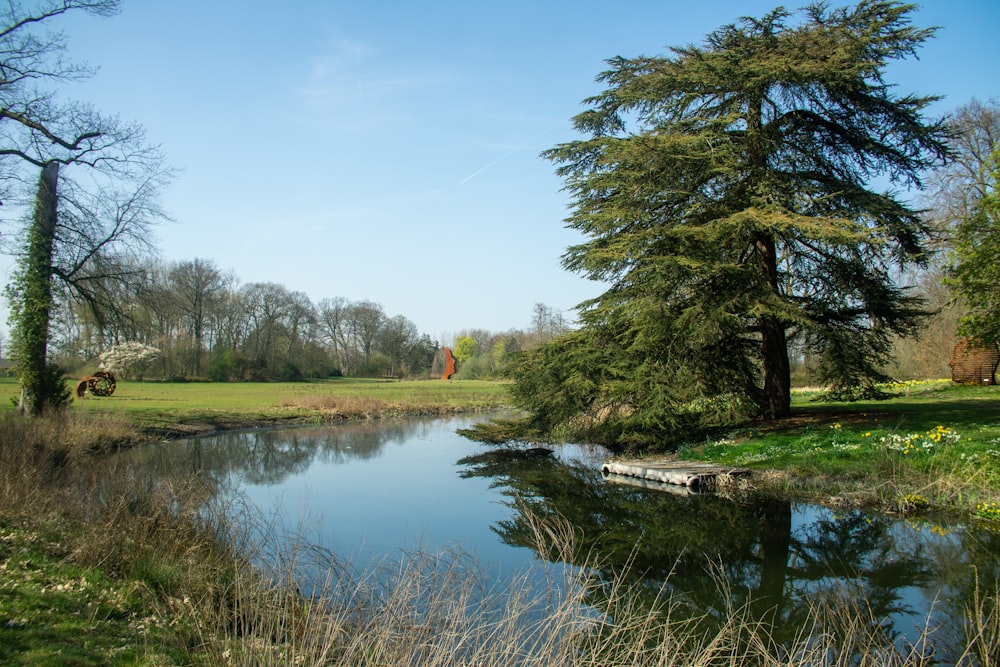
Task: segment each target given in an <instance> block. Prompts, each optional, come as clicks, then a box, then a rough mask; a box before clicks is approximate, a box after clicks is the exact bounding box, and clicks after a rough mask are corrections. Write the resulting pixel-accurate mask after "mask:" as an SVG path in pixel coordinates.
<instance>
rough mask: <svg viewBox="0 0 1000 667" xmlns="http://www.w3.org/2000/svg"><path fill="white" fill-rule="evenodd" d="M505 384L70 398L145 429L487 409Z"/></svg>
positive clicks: (213, 386)
mask: <svg viewBox="0 0 1000 667" xmlns="http://www.w3.org/2000/svg"><path fill="white" fill-rule="evenodd" d="M17 392H18V388H17V381H16V380H15V379H14V378H0V410H9V409H13V399H14V398H15V397H16V396H17ZM505 396H506V394H505V390H504V385H503V384H502V383H498V382H488V381H478V380H462V381H456V380H449V381H443V380H420V381H390V380H380V379H364V378H335V379H330V380H316V381H309V382H273V383H263V382H234V383H216V382H190V383H184V382H130V381H121V380H120V381H118V386H117V388H116V389H115V392H114V394H113V395H112V396H109V397H107V398H101V397H96V396H90V395H88V396H87V397H86V398H84V399H77V398H74V399H73V406H72V409H73V410H74V411H79V412H102V413H118V414H123V415H126V416H127V417H128V418H130V419H131V420H133V421H134V422H135V423H136V424H137V425H138V426H139V427H140V428H147V429H153V430H163V431H168V432H174V431H176V432H180V433H183V432H185V431H200V430H209V429H214V428H239V427H241V426H251V425H258V424H281V423H298V422H308V421H315V422H320V421H334V420H338V419H352V418H365V417H373V416H391V415H395V414H403V413H409V414H414V413H416V414H419V413H440V412H447V411H460V410H465V411H469V410H490V409H497V408H500V407H503V405H504V403H505Z"/></svg>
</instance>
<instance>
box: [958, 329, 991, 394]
mask: <svg viewBox="0 0 1000 667" xmlns="http://www.w3.org/2000/svg"><path fill="white" fill-rule="evenodd" d="M998 363H1000V350H998V349H997V346H996V345H987V344H985V343H981V342H980V341H977V340H976V339H974V338H963V339H962V340H960V341H958V343H957V344H956V345H955V349H954V350H952V353H951V361H950V362H948V365H949V366H951V380H952V382H956V383H958V384H983V385H986V384H993V383H994V382H996V378H995V377H994V376H995V375H996V372H997V364H998Z"/></svg>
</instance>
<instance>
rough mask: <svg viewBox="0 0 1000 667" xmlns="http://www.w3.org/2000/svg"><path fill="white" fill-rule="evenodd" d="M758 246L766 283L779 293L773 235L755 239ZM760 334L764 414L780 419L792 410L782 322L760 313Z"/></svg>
mask: <svg viewBox="0 0 1000 667" xmlns="http://www.w3.org/2000/svg"><path fill="white" fill-rule="evenodd" d="M758 249H759V251H760V257H761V262H762V264H763V267H762V268H763V271H764V273H765V274H766V277H767V284H768V287H769V288H770V289H771V292H772V294H774V295H775V296H778V294H779V292H780V285H779V281H778V255H777V249H776V247H775V243H774V239H773V238H770V237H762V238H761V239H759V240H758ZM760 336H761V346H762V349H761V354H762V357H763V361H764V396H763V398H764V405H763V406H762V407H763V408H764V416H765V417H766V418H768V419H781V418H783V417H787V416H788V415H790V414H791V412H792V373H791V367H790V364H789V362H788V338H787V336H786V334H785V325H784V323H783V322H782V321H781V320H779V319H778V318H777V317H762V318H761V320H760Z"/></svg>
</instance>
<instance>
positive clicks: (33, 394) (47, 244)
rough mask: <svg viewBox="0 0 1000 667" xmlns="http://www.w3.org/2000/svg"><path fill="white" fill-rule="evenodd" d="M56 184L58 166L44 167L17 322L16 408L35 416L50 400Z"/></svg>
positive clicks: (30, 236)
mask: <svg viewBox="0 0 1000 667" xmlns="http://www.w3.org/2000/svg"><path fill="white" fill-rule="evenodd" d="M58 182H59V164H58V163H56V162H50V163H48V164H46V165H45V167H44V168H43V169H42V176H41V178H40V179H39V181H38V194H37V196H36V199H35V215H34V219H33V220H32V224H31V230H30V232H29V234H28V251H27V257H26V259H25V267H24V274H23V275H24V284H23V294H22V295H21V298H22V303H21V307H20V313H19V314H18V321H17V329H18V338H19V339H20V345H19V347H20V350H19V352H18V360H17V363H18V370H19V373H18V374H19V376H20V378H21V397H20V402H19V408H20V409H21V411H23V412H27V413H29V414H32V415H36V416H37V415H40V414H42V413H43V412H44V410H45V408H46V406H47V405H48V402H49V399H50V396H49V389H50V388H49V387H48V384H49V383H48V372H47V370H48V342H49V317H50V314H51V309H52V246H53V241H54V239H55V232H56V212H57V203H56V202H57V200H56V186H57V184H58Z"/></svg>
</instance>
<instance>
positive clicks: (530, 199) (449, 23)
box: [0, 0, 1000, 342]
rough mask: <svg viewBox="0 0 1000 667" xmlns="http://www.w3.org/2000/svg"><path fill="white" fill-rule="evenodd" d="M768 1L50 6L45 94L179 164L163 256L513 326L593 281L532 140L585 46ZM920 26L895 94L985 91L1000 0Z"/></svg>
mask: <svg viewBox="0 0 1000 667" xmlns="http://www.w3.org/2000/svg"><path fill="white" fill-rule="evenodd" d="M833 4H840V3H836V2H835V3H833ZM776 5H777V3H775V2H760V1H757V0H742V1H730V0H702V1H701V2H672V1H666V2H647V1H631V0H617V1H616V2H609V1H608V0H604V1H602V2H592V1H590V0H575V1H573V2H569V1H562V0H557V1H545V0H533V1H531V2H522V1H520V0H518V1H516V2H500V3H477V2H462V3H458V2H425V3H414V2H384V1H379V0H372V1H369V2H359V1H355V2H340V1H326V2H324V1H320V0H289V1H287V2H282V3H278V2H274V1H273V0H271V1H266V2H265V1H260V0H241V1H239V2H236V1H235V0H233V1H223V0H170V1H169V2H166V1H160V2H152V1H149V0H125V3H124V7H123V11H122V12H121V13H120V14H119V15H118V16H115V17H113V18H110V19H95V18H90V17H85V16H78V17H73V18H70V19H67V20H65V21H64V22H63V23H61V24H60V27H61V28H62V29H64V31H65V32H66V35H67V37H68V41H69V49H68V56H69V57H71V58H72V59H74V60H80V61H86V62H88V63H89V64H91V65H93V66H96V67H99V68H100V69H99V72H98V74H97V75H96V76H95V77H93V78H92V79H91V80H89V81H87V82H84V83H80V84H73V85H71V86H68V87H67V89H66V90H65V91H64V96H65V97H67V98H70V97H72V98H75V99H81V100H85V101H89V102H92V103H93V104H95V105H96V106H97V107H98V108H100V109H101V110H103V111H105V112H106V113H109V114H117V115H120V116H121V117H122V118H123V119H126V120H136V121H139V122H141V123H143V124H144V125H145V126H146V128H147V131H148V134H149V138H150V140H151V141H153V142H154V143H158V144H160V145H162V148H163V150H164V152H165V153H166V155H167V157H168V159H169V161H170V162H171V164H173V165H174V166H175V167H177V168H178V169H179V170H180V173H179V176H178V178H177V180H176V181H175V182H174V184H173V185H172V186H171V187H170V188H169V189H168V190H166V191H165V192H164V195H163V204H164V206H165V208H166V209H167V211H168V212H169V214H170V215H171V216H172V217H173V218H174V222H172V223H168V224H165V225H162V226H160V227H159V228H158V229H157V237H158V239H157V240H158V246H159V248H160V250H161V253H162V256H163V258H164V259H166V260H188V259H194V258H196V257H197V258H204V259H211V260H214V261H215V263H216V264H217V265H218V266H219V267H220V268H221V269H223V270H232V271H233V272H235V274H236V275H237V276H238V277H239V278H240V280H241V281H242V282H244V283H249V282H268V281H270V282H276V283H280V284H282V285H284V286H285V287H287V288H289V289H291V290H299V291H303V292H305V293H306V294H308V295H309V297H310V298H311V299H312V300H313V302H317V301H319V300H320V299H322V298H324V297H335V296H342V297H347V298H349V299H351V300H362V299H367V300H371V301H375V302H377V303H380V304H382V306H383V307H384V308H385V310H386V312H387V313H388V314H389V315H403V316H405V317H407V318H409V319H410V320H412V321H413V322H414V323H415V324H416V325H417V327H418V329H420V331H422V332H425V333H428V334H430V335H431V336H432V337H434V338H436V339H439V340H441V341H442V342H448V338H449V337H450V336H451V335H453V334H454V333H456V332H458V331H460V330H462V329H469V328H481V329H488V330H493V331H504V330H508V329H511V328H525V327H527V326H529V323H530V317H531V310H532V306H533V304H535V303H537V302H541V303H545V304H546V305H548V306H551V307H553V308H558V309H561V310H564V311H566V315H567V317H569V318H572V316H573V313H572V308H573V306H575V305H576V304H577V303H579V302H580V301H582V300H583V299H586V298H589V297H592V296H595V295H597V294H598V293H599V292H600V291H601V286H600V285H598V284H595V283H591V282H589V281H586V280H584V279H583V278H580V277H578V276H575V275H573V274H570V273H567V272H566V271H564V270H563V269H562V268H561V266H560V263H559V259H560V256H561V255H562V253H563V251H564V250H565V248H566V247H567V246H568V245H571V244H572V243H575V242H577V241H578V240H579V238H578V237H576V236H575V235H574V233H572V232H570V231H569V230H566V229H565V228H564V226H563V222H562V221H563V218H565V216H566V215H567V212H568V209H567V206H568V204H569V203H570V202H569V199H568V197H567V195H566V193H564V192H561V187H562V183H561V182H560V180H559V179H558V178H557V177H556V176H555V174H554V170H553V165H552V164H550V163H549V162H547V161H544V160H542V159H541V158H539V157H538V154H539V152H540V151H542V150H544V149H546V148H550V147H552V146H554V145H555V144H557V143H559V142H562V141H567V140H571V139H574V138H578V137H577V136H576V135H575V134H574V133H573V130H572V127H571V123H570V119H571V118H572V116H574V115H575V114H576V113H578V112H580V111H582V110H583V106H582V105H581V101H582V100H583V99H584V98H585V97H587V96H588V95H592V94H594V93H596V92H598V91H599V90H600V88H599V87H598V86H597V84H596V83H595V82H594V77H595V76H596V75H597V74H598V73H599V72H601V71H602V70H603V69H604V68H605V63H604V61H605V60H606V59H607V58H610V57H613V56H616V55H622V56H635V55H640V54H643V55H655V54H663V53H665V52H666V47H668V46H675V45H684V44H690V43H699V42H701V40H702V38H703V37H704V35H705V34H706V33H708V32H710V31H712V30H714V29H715V28H717V27H719V26H720V25H723V24H725V23H729V22H732V21H734V20H736V19H737V18H738V17H739V16H742V15H752V16H760V15H762V14H764V13H766V12H767V11H770V10H771V9H773V8H774V7H775V6H776ZM787 6H788V7H790V8H794V7H797V6H799V5H798V4H797V3H795V4H793V3H788V4H787ZM915 22H916V24H917V25H919V26H922V27H923V26H930V25H937V26H940V31H939V33H938V35H937V37H936V38H934V39H933V40H931V41H930V42H929V43H927V45H926V46H925V47H924V48H923V49H922V51H921V52H920V60H918V61H908V62H906V63H902V64H899V65H896V66H894V67H893V69H892V70H891V72H890V77H891V79H893V80H894V81H895V82H897V83H898V84H899V91H900V93H904V92H917V93H920V94H939V95H944V96H945V100H944V101H943V102H941V103H940V104H939V105H938V107H937V108H936V110H937V111H939V112H941V113H944V112H946V111H948V110H950V109H953V108H955V107H957V106H959V105H961V104H964V103H966V102H968V101H969V100H970V99H971V98H972V97H978V98H980V99H989V98H992V97H1000V85H998V84H1000V81H998V79H1000V76H998V74H997V72H998V69H997V62H998V58H997V56H998V54H1000V50H998V47H997V46H996V44H997V39H998V35H997V33H998V31H1000V3H998V2H995V0H928V1H927V2H925V3H923V5H922V6H921V8H920V9H919V10H918V11H917V12H916V14H915ZM2 262H3V263H2V264H0V271H2V272H3V273H6V272H7V271H8V270H9V265H10V260H9V259H8V258H2Z"/></svg>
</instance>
